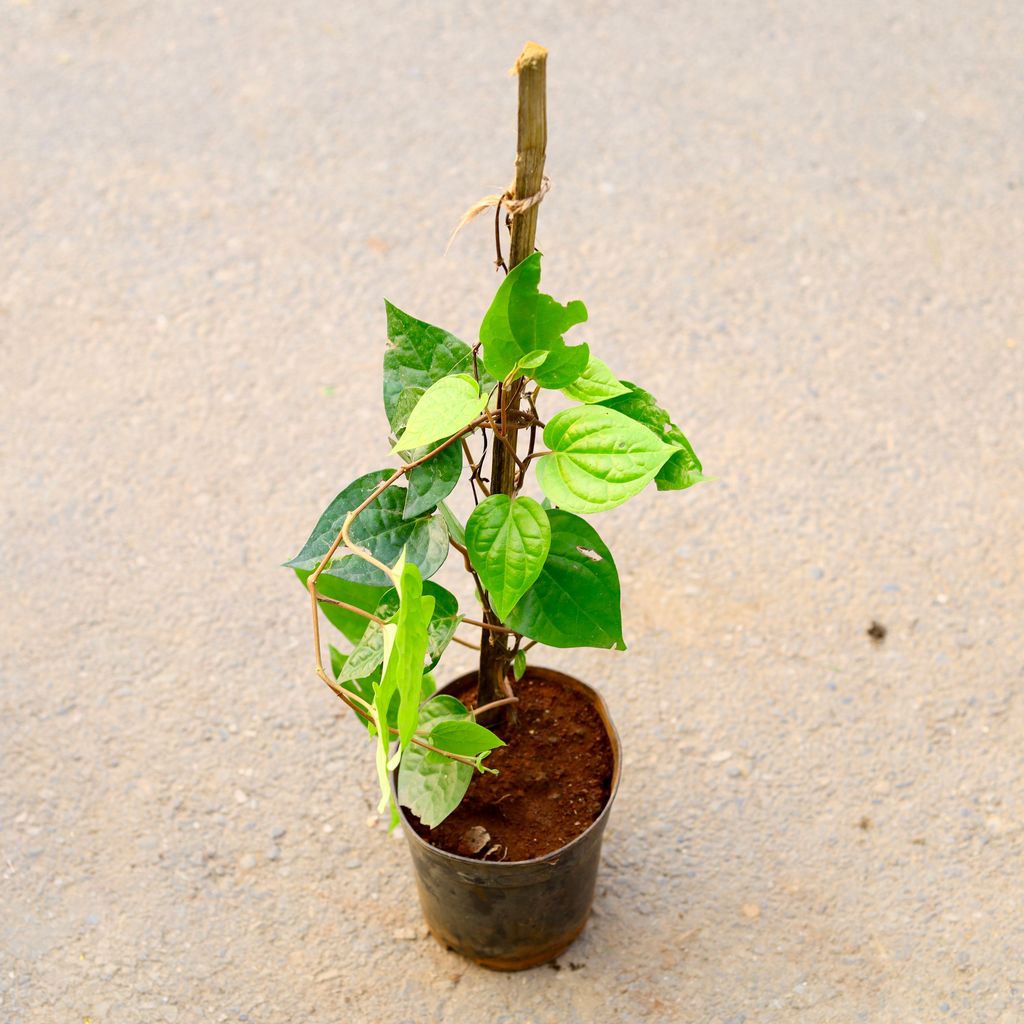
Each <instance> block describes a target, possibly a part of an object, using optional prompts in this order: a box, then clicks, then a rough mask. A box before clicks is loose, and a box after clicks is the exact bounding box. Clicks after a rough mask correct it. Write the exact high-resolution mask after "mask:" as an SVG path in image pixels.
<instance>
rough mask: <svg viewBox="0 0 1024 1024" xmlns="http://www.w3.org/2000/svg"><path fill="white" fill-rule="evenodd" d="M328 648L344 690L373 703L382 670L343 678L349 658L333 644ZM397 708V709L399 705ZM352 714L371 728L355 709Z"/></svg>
mask: <svg viewBox="0 0 1024 1024" xmlns="http://www.w3.org/2000/svg"><path fill="white" fill-rule="evenodd" d="M328 650H329V651H330V652H331V672H332V673H333V675H334V678H335V679H336V680H337V681H338V683H339V684H340V685H341V688H342V689H343V690H348V692H349V693H354V694H355V695H356V696H357V697H361V698H362V699H363V700H364V701H366V703H367V704H372V703H373V694H374V684H375V683H379V682H380V672H379V671H375V672H371V673H370V674H369V675H368V676H367V677H366V678H365V679H348V678H343V676H344V673H345V666H346V664H347V663H348V658H347V657H346V656H345V655H344V654H342V653H341V651H339V650H338V648H337V647H334V646H333V645H330V644H328ZM428 696H429V694H428ZM392 705H393V706H394V701H392ZM395 710H396V711H397V707H396V708H395ZM352 714H353V715H354V716H355V719H356V721H357V722H358V723H359V724H360V725H361V726H363V728H364V729H367V730H369V728H370V722H369V721H367V719H365V718H364V717H363V716H362V715H360V714H358V713H357V712H355V711H353V712H352Z"/></svg>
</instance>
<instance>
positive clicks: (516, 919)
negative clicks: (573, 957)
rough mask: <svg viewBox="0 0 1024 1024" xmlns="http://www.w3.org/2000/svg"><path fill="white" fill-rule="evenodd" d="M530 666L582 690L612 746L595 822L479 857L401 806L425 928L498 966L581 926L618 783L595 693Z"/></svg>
mask: <svg viewBox="0 0 1024 1024" xmlns="http://www.w3.org/2000/svg"><path fill="white" fill-rule="evenodd" d="M530 672H531V673H532V674H533V675H535V676H536V677H538V678H543V679H544V680H546V681H549V682H553V683H556V684H558V685H560V686H563V687H565V688H566V689H570V690H574V691H576V693H577V694H584V695H586V697H587V699H588V700H589V702H590V703H591V704H592V705H593V706H594V708H596V710H597V712H598V714H599V716H600V718H601V722H602V723H603V725H604V728H605V731H606V733H607V736H608V741H609V743H610V745H611V750H612V775H611V785H610V789H609V793H608V799H607V802H606V803H605V805H604V808H603V809H602V810H601V812H600V813H599V814H598V815H597V817H596V819H595V820H594V821H593V823H592V824H591V825H590V826H589V827H588V828H587V829H586V830H585V831H583V832H582V833H580V834H579V835H577V836H576V837H575V838H574V839H572V840H571V841H569V842H567V843H565V845H563V846H561V847H559V848H558V849H557V850H554V851H552V852H551V853H547V854H545V855H544V856H541V857H534V858H533V859H532V860H518V861H493V860H478V859H475V858H472V857H464V856H461V855H459V854H455V853H449V852H447V851H445V850H442V849H439V848H438V847H436V846H433V845H432V844H431V843H429V842H427V841H426V840H425V839H424V838H423V837H422V836H421V835H419V834H418V832H417V830H416V829H415V828H414V827H413V824H412V822H411V821H410V819H409V816H408V814H407V813H406V811H405V810H404V808H399V810H400V817H401V822H402V828H403V830H404V832H405V836H406V840H407V841H408V844H409V851H410V853H411V855H412V860H413V866H414V867H415V869H416V885H417V889H418V890H419V896H420V904H421V906H422V907H423V916H424V918H425V919H426V922H427V927H428V928H429V929H430V932H431V934H432V935H433V936H434V938H435V939H437V941H438V942H439V943H440V944H441V945H443V946H445V947H447V948H449V949H451V950H453V951H454V952H456V953H459V954H460V955H462V956H464V957H466V958H467V959H468V960H472V961H473V962H474V963H478V964H480V965H481V966H483V967H488V968H490V969H491V970H497V971H521V970H525V969H527V968H529V967H536V966H538V965H539V964H543V963H546V962H548V961H549V960H553V959H554V958H555V957H557V956H559V955H560V954H561V953H563V952H564V951H565V950H566V949H567V948H568V947H569V945H570V944H571V943H572V942H573V940H574V939H575V938H576V937H577V936H578V935H579V934H580V932H582V931H583V928H584V925H585V924H586V922H587V918H588V917H589V916H590V908H591V904H592V902H593V898H594V887H595V883H596V881H597V870H598V865H599V863H600V859H601V838H602V836H603V834H604V828H605V825H606V824H607V823H608V818H609V815H610V813H611V806H612V802H613V800H614V798H615V792H616V789H617V788H618V783H619V771H620V764H621V751H620V747H619V738H618V734H617V733H616V732H615V727H614V726H613V725H612V723H611V720H610V718H609V717H608V709H607V707H606V706H605V703H604V701H603V700H602V699H601V697H600V696H599V695H598V694H597V693H596V692H595V691H593V690H592V689H591V688H590V687H589V686H587V685H586V684H585V683H581V682H580V681H579V680H577V679H573V678H572V677H571V676H567V675H564V674H562V673H561V672H554V671H551V670H549V669H538V668H531V669H530ZM474 678H475V674H474V675H472V676H464V677H463V678H461V679H457V680H456V681H455V682H454V683H451V684H450V685H449V686H447V687H445V688H444V690H442V691H441V692H447V691H455V692H456V693H458V692H459V691H460V689H461V690H465V689H466V688H467V686H468V685H471V684H472V682H473V681H474ZM392 787H393V788H394V787H395V773H392Z"/></svg>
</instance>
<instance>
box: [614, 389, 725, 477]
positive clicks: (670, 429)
mask: <svg viewBox="0 0 1024 1024" xmlns="http://www.w3.org/2000/svg"><path fill="white" fill-rule="evenodd" d="M622 383H623V384H624V385H625V386H626V387H627V388H629V392H628V393H627V394H625V395H619V396H617V397H615V398H610V399H607V400H606V401H603V402H602V403H601V404H602V405H605V406H607V407H608V408H609V409H614V410H615V411H616V412H621V413H622V414H623V415H624V416H628V417H629V418H630V419H631V420H636V421H637V423H642V424H643V425H644V426H645V427H649V428H650V429H651V430H653V431H654V433H655V434H657V435H658V436H659V437H662V438H664V439H665V440H666V441H668V442H669V443H670V444H673V445H675V446H676V448H677V450H676V451H675V452H673V453H672V455H671V457H670V458H669V460H668V462H666V463H665V465H664V466H662V467H661V469H660V470H658V475H657V476H656V477H655V478H654V482H655V484H656V485H657V487H658V490H659V491H681V490H684V489H685V488H687V487H692V486H693V485H694V484H696V483H700V481H701V480H704V479H706V477H705V476H704V475H703V473H702V468H703V467H702V466H701V464H700V460H699V459H698V458H697V456H696V454H695V453H694V450H693V448H692V447H691V445H690V442H689V441H688V440H687V439H686V436H685V435H684V434H683V432H682V431H681V430H680V429H679V428H678V427H677V426H676V425H675V424H674V423H673V422H672V420H671V418H670V417H669V414H668V413H667V412H666V411H665V410H664V409H663V408H662V407H661V406H660V405H659V404H658V400H657V399H656V398H655V397H654V395H652V394H651V393H650V392H649V391H645V390H644V389H643V388H641V387H637V385H636V384H632V383H630V382H629V381H628V380H624V381H623V382H622Z"/></svg>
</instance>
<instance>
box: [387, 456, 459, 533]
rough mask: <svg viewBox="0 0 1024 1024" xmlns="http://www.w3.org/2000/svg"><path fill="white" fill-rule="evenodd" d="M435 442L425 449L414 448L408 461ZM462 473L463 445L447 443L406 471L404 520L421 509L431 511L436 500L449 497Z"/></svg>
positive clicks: (421, 511)
mask: <svg viewBox="0 0 1024 1024" xmlns="http://www.w3.org/2000/svg"><path fill="white" fill-rule="evenodd" d="M442 443H443V442H441V441H438V442H437V443H436V444H433V445H430V446H429V447H428V448H416V449H414V450H413V451H411V452H410V453H409V458H408V461H409V462H415V461H416V460H417V459H419V458H422V457H423V456H424V455H426V454H427V452H428V451H430V450H432V449H435V448H437V446H438V445H439V444H442ZM461 475H462V445H461V444H450V445H448V447H447V448H444V449H442V450H441V451H440V452H439V453H438V454H437V455H435V456H434V457H433V458H432V459H427V461H426V462H424V463H423V465H421V466H417V467H416V468H415V469H414V470H412V471H411V472H409V473H408V475H407V476H406V480H407V481H408V484H409V487H408V490H407V491H406V495H405V508H404V509H403V510H402V518H403V519H414V518H415V517H416V516H418V515H422V514H423V513H424V512H431V511H433V509H434V508H435V506H436V505H437V504H438V502H440V501H442V500H444V499H445V498H447V497H448V495H449V494H451V492H452V491H453V490H455V485H456V484H457V483H458V482H459V477H460V476H461Z"/></svg>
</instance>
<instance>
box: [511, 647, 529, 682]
mask: <svg viewBox="0 0 1024 1024" xmlns="http://www.w3.org/2000/svg"><path fill="white" fill-rule="evenodd" d="M525 672H526V655H525V654H523V652H522V651H516V656H515V657H514V658H513V659H512V675H513V676H514V677H515V681H516V682H517V683H518V682H519V680H520V679H522V678H523V675H524V673H525Z"/></svg>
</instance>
